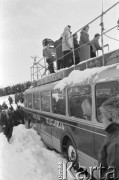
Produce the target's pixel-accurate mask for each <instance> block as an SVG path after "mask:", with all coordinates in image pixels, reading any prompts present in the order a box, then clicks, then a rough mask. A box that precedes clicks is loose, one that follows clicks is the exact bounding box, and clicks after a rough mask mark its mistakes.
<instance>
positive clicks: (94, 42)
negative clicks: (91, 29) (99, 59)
mask: <svg viewBox="0 0 119 180" xmlns="http://www.w3.org/2000/svg"><path fill="white" fill-rule="evenodd" d="M99 38H100V34H98V33H97V34H95V36H94V38H93V39H92V41H90V55H91V58H93V57H96V51H98V50H102V47H101V46H100V44H99Z"/></svg>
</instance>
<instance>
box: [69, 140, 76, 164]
mask: <svg viewBox="0 0 119 180" xmlns="http://www.w3.org/2000/svg"><path fill="white" fill-rule="evenodd" d="M67 160H68V161H70V162H76V161H77V152H76V148H75V147H74V145H73V144H72V142H71V141H68V143H67Z"/></svg>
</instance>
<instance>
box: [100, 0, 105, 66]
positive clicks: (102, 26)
mask: <svg viewBox="0 0 119 180" xmlns="http://www.w3.org/2000/svg"><path fill="white" fill-rule="evenodd" d="M103 15H104V12H103V0H102V15H101V23H100V26H101V44H102V62H103V66H104V48H103V32H104V23H103Z"/></svg>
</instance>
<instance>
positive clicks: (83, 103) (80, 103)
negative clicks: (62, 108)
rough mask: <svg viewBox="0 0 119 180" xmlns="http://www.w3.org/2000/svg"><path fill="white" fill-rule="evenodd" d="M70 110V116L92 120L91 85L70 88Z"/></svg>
mask: <svg viewBox="0 0 119 180" xmlns="http://www.w3.org/2000/svg"><path fill="white" fill-rule="evenodd" d="M68 111H69V116H74V117H76V118H81V119H86V120H91V117H92V100H91V87H90V86H89V85H86V86H77V87H71V88H69V89H68Z"/></svg>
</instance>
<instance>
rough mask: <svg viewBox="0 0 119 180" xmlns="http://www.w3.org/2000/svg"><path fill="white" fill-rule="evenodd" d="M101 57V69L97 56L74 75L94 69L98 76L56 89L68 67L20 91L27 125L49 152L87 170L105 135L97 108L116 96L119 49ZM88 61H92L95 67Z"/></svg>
mask: <svg viewBox="0 0 119 180" xmlns="http://www.w3.org/2000/svg"><path fill="white" fill-rule="evenodd" d="M105 57H107V58H105V66H103V67H101V66H100V64H99V63H97V61H98V60H100V59H102V58H101V57H97V58H93V59H90V60H86V61H85V62H82V63H80V64H78V65H77V66H76V70H77V72H78V71H79V72H80V71H81V72H83V71H84V73H86V70H89V68H93V69H94V68H97V67H98V69H99V70H100V71H99V73H98V74H95V75H93V76H92V77H91V79H90V80H88V81H85V82H81V78H80V81H79V83H76V84H71V85H67V86H66V87H65V88H63V89H62V90H61V89H60V88H56V87H57V85H58V84H59V83H61V81H62V79H63V78H64V77H67V76H68V75H69V74H70V73H71V72H72V71H73V67H71V68H69V69H63V70H61V71H59V72H57V73H55V74H51V75H49V76H47V77H44V78H42V79H40V80H38V81H37V83H35V85H34V86H33V87H31V88H29V89H28V90H26V91H25V92H24V99H25V107H24V111H25V116H26V120H27V122H28V126H29V127H31V126H33V127H34V129H35V130H36V131H37V132H38V134H39V135H40V136H41V138H42V140H43V142H44V143H45V144H46V145H47V146H48V147H49V148H50V149H55V150H56V151H58V152H59V153H61V154H62V155H63V156H64V157H66V158H67V159H68V160H69V161H77V162H78V163H79V164H81V165H82V166H84V167H86V168H87V170H89V167H95V166H98V151H99V149H100V147H101V145H102V143H103V141H104V138H105V136H106V134H105V132H104V129H103V125H102V122H101V118H100V111H99V108H100V106H101V104H102V103H103V102H104V101H105V100H107V99H108V98H110V97H113V96H115V95H119V50H116V51H113V52H111V53H108V54H106V55H105ZM91 62H96V63H95V66H94V63H91ZM100 62H101V60H100ZM90 63H91V64H93V67H90ZM106 63H107V64H106ZM88 66H89V67H88ZM82 67H83V70H82ZM86 67H87V69H86ZM91 70H92V69H91ZM118 105H119V104H118Z"/></svg>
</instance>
